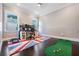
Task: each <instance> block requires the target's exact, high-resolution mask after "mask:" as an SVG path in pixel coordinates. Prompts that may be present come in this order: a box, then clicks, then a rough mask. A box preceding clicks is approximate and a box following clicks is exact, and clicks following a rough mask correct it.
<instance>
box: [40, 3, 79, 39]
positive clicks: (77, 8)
mask: <svg viewBox="0 0 79 59" xmlns="http://www.w3.org/2000/svg"><path fill="white" fill-rule="evenodd" d="M40 21H41V22H42V33H43V34H46V35H51V36H59V37H68V38H78V39H79V4H72V5H71V6H68V7H65V8H63V9H61V10H58V11H55V12H52V13H50V14H48V15H45V16H41V17H40Z"/></svg>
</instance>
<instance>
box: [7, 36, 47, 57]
mask: <svg viewBox="0 0 79 59" xmlns="http://www.w3.org/2000/svg"><path fill="white" fill-rule="evenodd" d="M45 40H47V37H37V38H36V39H35V40H24V41H21V42H19V43H15V44H9V45H8V50H9V51H8V54H9V56H14V55H15V54H17V53H19V52H21V51H22V50H24V49H27V48H29V47H31V46H34V45H36V44H38V43H41V42H43V41H45Z"/></svg>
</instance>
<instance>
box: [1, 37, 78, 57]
mask: <svg viewBox="0 0 79 59" xmlns="http://www.w3.org/2000/svg"><path fill="white" fill-rule="evenodd" d="M56 41H57V39H54V38H50V39H48V40H46V41H44V42H42V43H39V44H37V45H35V46H32V47H30V48H28V49H25V50H23V51H21V52H20V53H19V54H17V56H45V54H44V49H45V48H46V47H48V46H50V45H51V44H54V43H56ZM7 43H8V42H7V41H5V42H3V44H2V51H1V55H2V56H6V51H7ZM72 55H73V56H79V43H78V42H73V43H72Z"/></svg>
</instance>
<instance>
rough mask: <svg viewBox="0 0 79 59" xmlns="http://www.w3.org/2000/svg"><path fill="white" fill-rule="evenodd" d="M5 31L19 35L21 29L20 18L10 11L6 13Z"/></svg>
mask: <svg viewBox="0 0 79 59" xmlns="http://www.w3.org/2000/svg"><path fill="white" fill-rule="evenodd" d="M4 25H5V27H4V29H5V32H6V33H17V31H18V27H19V20H18V16H17V15H16V14H15V13H13V12H10V11H5V20H4Z"/></svg>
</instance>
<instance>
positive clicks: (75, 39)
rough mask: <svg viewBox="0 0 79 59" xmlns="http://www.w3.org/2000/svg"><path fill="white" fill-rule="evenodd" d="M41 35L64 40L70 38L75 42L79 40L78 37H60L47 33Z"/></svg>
mask: <svg viewBox="0 0 79 59" xmlns="http://www.w3.org/2000/svg"><path fill="white" fill-rule="evenodd" d="M42 35H43V36H47V37H52V38H58V39H66V40H70V41H76V42H79V39H77V38H69V37H60V36H54V35H47V34H42Z"/></svg>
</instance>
